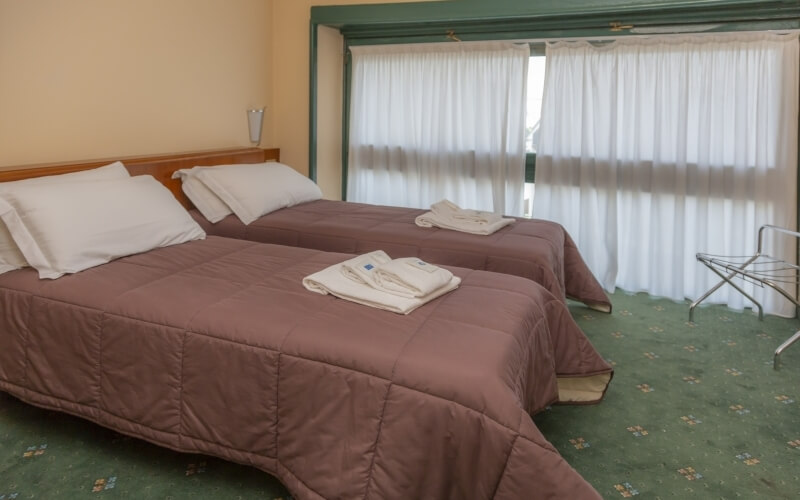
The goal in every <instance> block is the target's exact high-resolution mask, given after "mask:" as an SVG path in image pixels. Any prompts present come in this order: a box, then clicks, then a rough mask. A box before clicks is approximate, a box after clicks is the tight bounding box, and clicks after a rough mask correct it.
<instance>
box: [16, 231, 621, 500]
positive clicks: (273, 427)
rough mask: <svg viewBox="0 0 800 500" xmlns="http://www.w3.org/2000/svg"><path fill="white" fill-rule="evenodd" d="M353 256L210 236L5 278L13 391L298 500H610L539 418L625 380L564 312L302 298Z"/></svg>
mask: <svg viewBox="0 0 800 500" xmlns="http://www.w3.org/2000/svg"><path fill="white" fill-rule="evenodd" d="M347 257H348V256H346V255H338V254H333V253H324V252H319V251H314V250H307V249H297V248H290V247H282V246H273V245H265V244H258V243H253V242H247V241H241V240H229V239H225V238H214V237H209V238H208V239H207V240H205V241H196V242H191V243H186V244H183V245H178V246H173V247H169V248H164V249H159V250H154V251H151V252H147V253H144V254H140V255H135V256H131V257H128V258H124V259H120V260H117V261H114V262H112V263H110V264H105V265H103V266H99V267H96V268H93V269H89V270H87V271H84V272H81V273H78V274H75V275H71V276H66V277H63V278H60V279H58V280H55V281H51V280H39V279H38V278H37V276H36V273H35V272H34V271H33V270H31V269H23V270H19V271H13V272H10V273H6V274H3V275H0V313H2V314H0V389H2V390H3V391H5V392H8V393H10V394H12V395H14V396H16V397H18V398H20V399H22V400H24V401H27V402H29V403H32V404H35V405H38V406H42V407H46V408H51V409H56V410H60V411H64V412H67V413H71V414H75V415H78V416H81V417H84V418H87V419H89V420H92V421H94V422H97V423H99V424H101V425H104V426H107V427H110V428H112V429H115V430H117V431H120V432H123V433H126V434H129V435H132V436H137V437H140V438H143V439H146V440H148V441H151V442H154V443H157V444H160V445H163V446H166V447H169V448H173V449H175V450H181V451H188V452H202V453H208V454H212V455H216V456H220V457H223V458H227V459H230V460H232V461H235V462H239V463H243V464H251V465H254V466H256V467H259V468H261V469H263V470H265V471H268V472H270V473H273V474H275V475H276V476H277V477H279V478H280V479H281V480H282V481H283V482H284V483H285V484H286V486H287V487H288V488H289V489H290V490H291V492H292V494H293V495H294V496H295V497H296V498H298V499H319V498H348V499H350V498H374V499H389V498H431V499H432V498H436V499H447V498H452V499H469V498H476V499H477V498H480V499H484V498H497V499H522V498H525V499H527V498H576V499H578V498H580V499H583V498H599V496H598V495H597V493H596V492H595V491H594V490H593V489H592V487H591V486H590V485H589V484H588V483H586V482H585V481H584V480H583V479H582V478H581V477H580V476H579V475H578V474H577V473H576V472H575V471H574V470H573V469H572V468H571V467H570V466H569V465H568V464H567V463H566V462H565V461H564V460H563V459H562V458H561V456H560V455H559V454H558V453H557V452H556V450H555V449H554V448H553V447H552V446H551V445H550V444H549V443H548V442H547V441H546V440H545V439H544V437H543V436H542V434H541V433H540V432H539V431H538V430H537V429H536V427H535V426H534V424H533V421H532V419H531V418H530V416H529V413H533V412H537V411H539V410H541V409H543V408H544V407H545V406H546V405H548V404H550V403H553V402H555V401H558V400H565V399H566V400H573V401H579V402H580V401H584V402H588V401H597V400H599V399H600V398H601V397H602V395H603V393H604V391H605V388H606V385H607V384H608V381H609V380H610V378H611V368H610V367H609V366H608V364H606V363H605V362H604V361H603V360H602V359H601V358H600V356H599V355H598V354H597V353H596V352H595V350H594V349H593V348H592V346H591V344H590V343H589V341H588V340H587V339H586V338H585V337H584V336H583V334H582V333H581V332H580V330H579V329H578V328H577V326H576V325H575V323H574V322H573V321H572V319H571V317H570V316H569V314H568V312H567V311H566V309H565V308H564V305H563V304H562V303H561V302H560V301H559V300H557V299H555V298H554V297H552V296H551V295H550V294H549V293H548V292H547V291H546V290H544V289H543V288H542V287H540V286H538V285H536V284H535V283H534V282H532V281H530V280H525V279H520V278H517V277H514V276H506V275H502V274H495V273H487V272H483V271H470V270H465V269H459V268H453V271H454V272H455V273H456V274H457V275H459V276H461V277H462V278H463V282H462V284H461V287H460V288H459V289H457V290H455V291H454V292H452V293H449V294H447V295H445V296H443V297H440V298H439V299H436V300H435V301H433V302H431V303H429V304H427V305H425V306H423V307H421V308H420V309H418V310H417V311H415V312H414V313H412V314H410V315H408V316H401V315H397V314H393V313H390V312H386V311H381V310H377V309H372V308H368V307H365V306H360V305H357V304H352V303H349V302H346V301H343V300H340V299H336V298H333V297H331V296H321V295H317V294H314V293H311V292H308V291H306V290H305V289H303V288H302V285H301V279H302V278H303V277H304V276H306V275H308V274H310V273H312V272H315V271H318V270H320V269H322V268H323V267H326V266H328V265H331V264H333V263H336V262H339V261H342V260H344V259H345V258H347Z"/></svg>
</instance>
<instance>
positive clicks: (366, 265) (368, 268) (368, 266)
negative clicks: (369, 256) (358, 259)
mask: <svg viewBox="0 0 800 500" xmlns="http://www.w3.org/2000/svg"><path fill="white" fill-rule="evenodd" d="M364 269H366V270H367V271H372V270H373V269H375V266H373V265H372V264H365V265H364Z"/></svg>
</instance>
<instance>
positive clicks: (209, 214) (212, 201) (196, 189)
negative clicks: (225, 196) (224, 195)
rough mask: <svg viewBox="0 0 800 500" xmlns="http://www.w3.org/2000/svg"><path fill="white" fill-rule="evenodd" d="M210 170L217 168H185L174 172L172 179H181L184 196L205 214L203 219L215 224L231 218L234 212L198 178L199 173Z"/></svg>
mask: <svg viewBox="0 0 800 500" xmlns="http://www.w3.org/2000/svg"><path fill="white" fill-rule="evenodd" d="M208 168H215V167H194V168H190V169H185V168H184V169H181V170H178V171H176V172H174V173H173V174H172V178H173V179H177V178H178V177H180V179H181V188H182V189H183V192H184V194H186V196H187V197H188V198H189V199H190V200H191V201H192V203H193V204H194V206H195V207H197V210H199V211H200V213H201V214H203V217H205V218H206V219H208V221H209V222H211V223H212V224H213V223H216V222H219V221H221V220H222V219H224V218H225V217H227V216H229V215H230V214H232V213H233V211H232V210H231V209H230V207H229V206H228V205H226V204H225V202H223V201H222V200H221V199H219V196H217V195H215V194H214V192H213V191H211V190H210V189H208V188H207V187H206V185H205V184H203V181H201V180H200V179H198V178H197V175H196V174H197V172H199V171H200V170H204V169H208Z"/></svg>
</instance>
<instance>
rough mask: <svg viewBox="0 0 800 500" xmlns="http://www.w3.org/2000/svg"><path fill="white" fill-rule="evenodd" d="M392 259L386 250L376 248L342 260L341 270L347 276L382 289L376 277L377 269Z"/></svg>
mask: <svg viewBox="0 0 800 500" xmlns="http://www.w3.org/2000/svg"><path fill="white" fill-rule="evenodd" d="M391 261H392V258H391V257H389V256H388V255H387V254H386V252H384V251H383V250H375V251H374V252H369V253H365V254H363V255H359V256H358V257H354V258H352V259H349V260H346V261H344V262H342V269H341V271H342V274H343V275H344V276H345V277H347V278H350V279H351V280H353V281H356V282H359V283H364V284H366V285H369V286H371V287H372V288H377V289H381V286H380V285H379V284H378V282H377V281H376V279H375V271H376V270H377V269H378V267H380V266H381V265H383V264H386V263H388V262H391ZM384 291H388V290H384Z"/></svg>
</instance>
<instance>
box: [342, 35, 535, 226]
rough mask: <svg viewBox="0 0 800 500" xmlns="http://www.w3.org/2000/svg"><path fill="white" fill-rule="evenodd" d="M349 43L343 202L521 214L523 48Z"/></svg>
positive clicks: (494, 44)
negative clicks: (448, 204)
mask: <svg viewBox="0 0 800 500" xmlns="http://www.w3.org/2000/svg"><path fill="white" fill-rule="evenodd" d="M350 50H351V52H352V56H353V62H352V79H351V93H350V128H349V133H350V136H349V137H350V139H349V156H348V158H349V160H348V182H347V199H348V200H349V201H358V202H365V203H374V204H381V205H396V206H405V207H415V208H428V207H429V206H430V205H431V204H432V203H435V202H437V201H439V200H441V199H443V198H447V199H449V200H451V201H453V202H455V203H457V204H459V205H461V206H462V207H464V208H473V209H477V210H488V211H493V212H502V213H506V214H510V215H522V208H523V186H524V176H525V144H524V139H525V137H524V133H525V132H524V131H525V97H526V96H525V93H526V76H527V67H528V59H529V57H530V49H529V47H528V46H527V45H517V44H511V43H503V42H490V43H446V44H414V45H391V46H387V45H384V46H371V47H351V49H350Z"/></svg>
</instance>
